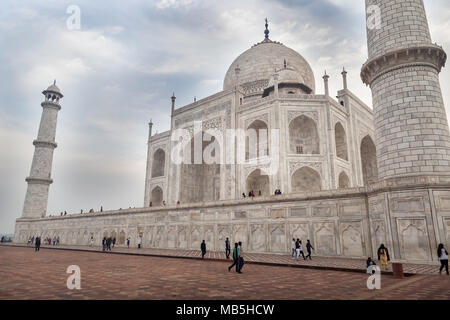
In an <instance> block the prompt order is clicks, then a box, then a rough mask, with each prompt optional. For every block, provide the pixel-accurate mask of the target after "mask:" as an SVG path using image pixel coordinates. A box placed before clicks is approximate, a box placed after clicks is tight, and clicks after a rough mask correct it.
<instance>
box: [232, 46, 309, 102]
mask: <svg viewBox="0 0 450 320" xmlns="http://www.w3.org/2000/svg"><path fill="white" fill-rule="evenodd" d="M285 60H286V64H287V67H288V69H292V70H295V71H296V73H295V72H294V73H295V74H296V77H297V79H302V81H304V83H303V84H304V85H305V86H307V87H308V88H310V89H311V90H312V92H311V93H313V94H314V91H315V80H314V74H313V71H312V69H311V66H310V65H309V63H308V62H307V61H306V60H305V58H303V57H302V56H301V55H300V54H299V53H298V52H297V51H295V50H292V49H290V48H288V47H286V46H285V45H283V44H281V43H279V42H274V41H271V40H265V41H263V42H261V43H258V44H257V45H255V46H253V47H252V48H250V49H249V50H247V51H245V52H244V53H242V54H241V55H240V56H239V57H238V58H237V59H236V60H234V62H233V63H232V64H231V66H230V68H229V69H228V71H227V74H226V76H225V80H224V83H223V89H224V90H229V89H233V88H234V87H235V85H236V82H237V84H238V85H241V86H243V87H244V91H245V88H246V87H248V88H253V90H252V91H254V90H255V89H259V88H260V89H261V90H264V88H266V87H267V86H268V84H269V81H270V79H271V78H272V75H273V74H274V73H275V71H278V70H280V69H284V62H285ZM237 67H239V69H240V71H239V78H238V80H237V77H236V71H235V69H236V68H237ZM291 74H292V73H291Z"/></svg>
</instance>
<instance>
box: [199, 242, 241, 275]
mask: <svg viewBox="0 0 450 320" xmlns="http://www.w3.org/2000/svg"><path fill="white" fill-rule="evenodd" d="M200 250H201V252H202V259H204V258H205V255H206V242H205V240H203V241H202V243H201V245H200ZM230 254H231V244H230V239H228V238H226V240H225V255H226V257H227V259H230ZM234 266H236V272H237V273H242V268H243V266H244V257H243V251H242V242H241V241H239V242H236V243H235V244H234V248H233V264H232V265H231V266H229V267H228V272H230V270H231V268H233V267H234Z"/></svg>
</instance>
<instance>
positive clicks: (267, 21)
mask: <svg viewBox="0 0 450 320" xmlns="http://www.w3.org/2000/svg"><path fill="white" fill-rule="evenodd" d="M269 32H270V31H269V20H267V18H266V30H265V31H264V34H265V39H266V40H269Z"/></svg>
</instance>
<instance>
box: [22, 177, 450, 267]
mask: <svg viewBox="0 0 450 320" xmlns="http://www.w3.org/2000/svg"><path fill="white" fill-rule="evenodd" d="M33 235H34V236H37V235H40V236H41V237H43V238H45V237H47V236H49V237H54V236H59V237H60V239H61V243H62V244H68V245H88V243H89V239H90V237H91V235H92V236H94V239H95V243H96V245H99V244H100V243H101V239H102V238H103V236H106V235H108V236H111V235H112V236H115V237H116V238H117V241H118V243H119V245H125V239H126V238H128V237H129V238H130V239H131V245H132V246H136V243H137V238H138V235H141V236H142V244H143V246H144V247H151V248H169V249H180V248H181V249H200V243H201V241H202V240H206V243H207V246H208V249H209V250H223V247H224V241H225V238H226V237H229V238H230V240H231V242H232V243H234V242H237V241H242V242H243V247H244V250H245V251H246V252H271V253H280V254H286V253H288V252H289V251H290V245H291V239H292V238H300V239H302V240H303V242H304V243H306V240H307V239H310V240H311V242H312V244H313V246H314V247H315V249H316V250H315V254H317V255H321V256H345V257H358V258H361V257H367V256H375V254H376V250H377V248H378V246H379V245H380V244H381V243H384V244H385V245H387V246H388V247H389V249H390V251H391V255H392V258H393V259H396V260H407V261H414V262H416V261H422V262H431V261H436V252H435V251H436V246H437V244H438V243H439V242H442V243H444V244H445V245H447V246H450V186H449V185H447V187H436V188H427V187H426V186H424V187H422V188H420V187H414V189H408V187H402V188H401V189H398V190H388V189H379V190H378V191H373V190H371V191H370V190H366V189H363V188H362V189H349V190H344V191H332V192H330V191H327V192H319V193H314V194H303V195H283V196H273V197H268V198H255V199H254V200H251V199H248V198H247V199H245V200H239V201H221V202H212V203H202V204H198V205H189V206H188V205H179V206H174V207H162V208H140V209H129V210H119V211H109V212H102V213H95V214H92V213H91V214H89V213H87V214H73V215H68V216H63V217H46V218H42V219H24V218H20V219H18V220H17V222H16V231H15V238H14V241H15V242H21V243H24V242H26V241H27V239H28V237H29V236H33Z"/></svg>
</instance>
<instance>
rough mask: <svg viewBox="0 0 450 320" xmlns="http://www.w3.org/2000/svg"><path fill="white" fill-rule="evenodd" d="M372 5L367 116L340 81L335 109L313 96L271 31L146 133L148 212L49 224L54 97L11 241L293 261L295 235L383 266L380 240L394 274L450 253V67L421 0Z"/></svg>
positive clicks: (321, 95)
mask: <svg viewBox="0 0 450 320" xmlns="http://www.w3.org/2000/svg"><path fill="white" fill-rule="evenodd" d="M374 6H375V7H376V8H378V9H379V13H380V17H379V18H380V25H378V26H373V27H371V26H369V25H368V27H367V44H368V60H367V61H366V62H363V61H361V64H362V70H361V79H362V81H363V82H364V83H365V84H366V85H368V86H370V88H371V90H372V96H373V106H371V107H369V106H367V105H366V104H365V103H364V102H362V101H361V99H359V98H358V97H357V95H356V94H355V93H353V92H352V91H351V89H350V88H349V87H348V84H347V72H346V71H345V69H344V70H343V71H342V89H341V90H339V91H338V92H337V96H334V94H333V95H332V94H330V92H329V88H328V80H329V75H327V73H326V72H325V74H323V75H321V79H320V81H323V85H322V84H321V85H320V87H322V86H323V88H324V92H317V90H316V76H315V75H314V73H313V71H312V69H311V67H310V65H309V63H308V62H307V61H306V60H305V59H304V58H303V57H302V55H301V54H300V53H298V52H296V51H294V50H292V49H290V48H289V47H288V46H287V44H286V45H285V44H282V43H280V42H277V41H275V40H273V39H272V36H271V34H270V31H269V25H268V22H267V19H266V25H265V30H264V38H263V39H262V41H261V42H259V43H257V44H254V45H253V46H251V47H250V48H249V49H248V50H247V51H245V52H244V53H242V54H241V55H239V56H238V57H237V58H236V59H235V60H234V61H233V62H232V63H231V65H230V67H229V68H228V71H227V73H226V74H225V78H224V81H223V90H222V91H220V92H218V93H215V94H213V95H211V96H209V97H206V98H204V99H201V100H197V101H194V102H193V103H191V104H189V105H186V106H182V107H177V106H176V97H175V94H174V95H173V96H172V97H171V117H170V119H168V121H170V130H169V131H166V132H163V133H159V134H153V132H152V129H153V128H152V126H153V123H152V122H151V121H150V123H149V135H148V149H147V168H146V174H145V194H144V199H143V200H144V201H143V207H142V208H134V209H126V210H117V211H102V212H94V213H85V214H78V213H77V214H69V215H64V216H56V217H50V216H47V212H46V211H47V202H48V193H49V186H50V184H51V183H52V179H51V170H52V160H53V152H54V150H55V148H56V147H57V144H56V142H55V137H56V123H57V116H58V112H59V111H60V110H61V108H62V106H61V100H62V98H63V94H62V93H61V90H60V89H59V88H58V87H57V86H56V83H54V84H52V85H51V86H50V87H48V88H47V89H46V90H44V91H43V94H44V101H43V102H42V103H41V106H42V108H43V111H42V118H41V123H40V127H39V132H38V137H37V139H36V140H35V141H34V142H33V144H34V146H35V153H34V157H33V161H32V165H31V171H30V175H29V177H28V178H27V179H26V181H27V183H28V189H27V193H26V196H25V202H24V207H23V213H22V216H21V217H20V218H18V219H17V220H16V228H15V235H14V241H15V242H18V243H24V242H26V241H27V239H28V238H29V237H30V236H36V235H39V236H41V237H47V236H48V237H55V236H58V237H60V239H61V243H62V244H68V245H88V244H89V239H90V238H91V237H93V238H94V239H95V241H96V242H97V243H100V241H101V239H102V238H103V237H104V236H111V237H115V238H117V239H118V241H117V242H118V244H119V246H120V245H125V239H126V238H130V239H131V243H132V244H135V243H137V241H138V238H140V239H141V240H142V246H143V247H148V248H164V249H199V248H200V243H201V241H202V240H203V239H204V240H206V242H207V243H208V248H209V249H210V250H222V249H223V246H224V241H225V238H227V237H228V238H230V240H231V241H232V242H236V241H242V242H243V248H244V250H246V252H261V253H264V252H270V253H279V254H286V253H288V252H289V251H290V242H291V239H292V238H300V239H302V240H304V241H306V239H310V240H311V243H312V244H313V246H314V247H315V248H316V254H318V255H321V256H336V257H339V256H342V257H355V258H362V257H367V256H374V255H375V253H376V250H377V248H378V247H379V245H380V244H381V243H384V244H385V245H386V246H387V247H388V248H389V250H390V252H391V258H392V259H394V260H396V261H408V262H432V261H436V259H437V256H436V248H437V244H439V243H444V244H445V245H447V246H450V134H449V127H448V122H447V116H446V112H445V106H444V101H443V98H442V93H441V88H440V82H439V73H440V71H441V69H442V67H444V66H445V62H446V59H447V55H446V53H445V52H444V50H443V49H442V47H440V46H438V45H436V44H433V42H432V40H431V35H430V31H429V27H428V21H427V17H426V13H425V8H424V4H423V0H366V7H367V8H368V9H369V8H373V7H374ZM371 14H373V12H371V10H368V11H367V19H368V21H369V20H370V19H371ZM67 99H70V98H67ZM227 132H234V133H236V132H238V133H241V134H240V137H239V134H236V137H233V138H232V139H229V138H228V136H227ZM237 140H239V141H240V142H237V143H236V141H237ZM180 146H182V147H180ZM197 151H199V152H200V155H204V154H207V155H209V156H210V157H211V158H213V159H215V160H216V161H213V162H210V161H207V160H205V159H202V157H200V158H199V159H198V157H197V155H198V153H199V152H197ZM180 153H181V154H183V155H184V160H185V161H182V162H178V161H176V160H175V158H176V156H177V155H179V154H180ZM186 155H187V157H186ZM230 155H232V156H231V157H232V159H231V160H230ZM238 158H239V161H237V159H238ZM228 160H230V161H228ZM143 180H144V179H143ZM276 190H280V191H281V192H276ZM279 193H281V194H279ZM253 195H254V196H253Z"/></svg>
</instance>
